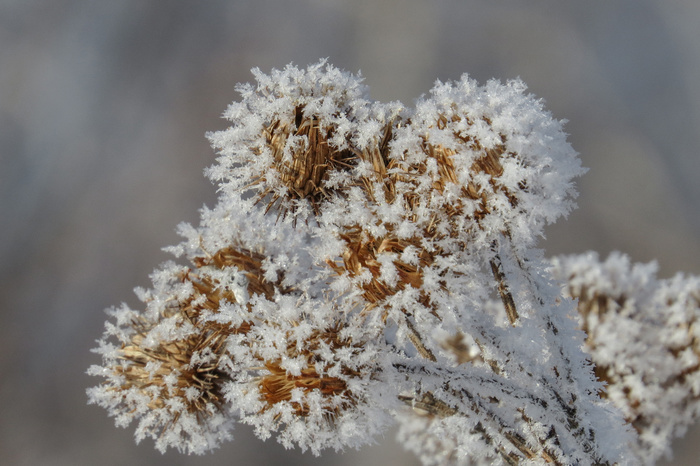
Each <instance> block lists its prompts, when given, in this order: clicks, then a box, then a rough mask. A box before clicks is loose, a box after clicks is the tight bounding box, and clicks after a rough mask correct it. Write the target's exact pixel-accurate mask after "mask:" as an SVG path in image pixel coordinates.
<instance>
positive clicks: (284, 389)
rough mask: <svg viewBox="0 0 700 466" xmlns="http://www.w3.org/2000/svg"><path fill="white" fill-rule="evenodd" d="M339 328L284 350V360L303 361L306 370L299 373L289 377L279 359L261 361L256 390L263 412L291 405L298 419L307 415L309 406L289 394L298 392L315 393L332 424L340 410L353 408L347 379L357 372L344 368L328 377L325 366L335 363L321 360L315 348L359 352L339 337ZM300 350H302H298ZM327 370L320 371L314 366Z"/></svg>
mask: <svg viewBox="0 0 700 466" xmlns="http://www.w3.org/2000/svg"><path fill="white" fill-rule="evenodd" d="M340 328H341V327H338V326H336V327H334V328H331V329H328V330H326V331H323V332H313V333H312V335H311V336H310V337H309V338H308V339H307V340H306V342H305V344H302V345H297V344H294V345H292V344H290V345H289V346H288V348H287V352H286V353H287V354H285V355H284V356H283V357H284V358H285V359H294V358H297V357H299V356H302V358H303V359H304V360H305V363H306V367H304V368H303V369H300V371H299V373H298V374H292V373H290V372H289V371H288V370H287V369H285V368H283V367H282V366H283V364H282V360H281V359H276V360H274V361H264V362H263V364H264V367H265V371H263V375H262V376H261V377H260V378H259V383H258V389H259V391H260V397H261V399H262V400H263V401H264V402H265V407H264V408H263V411H266V410H268V409H270V408H272V407H273V406H274V405H276V404H277V403H282V402H286V403H291V405H292V407H293V408H294V412H295V414H296V415H297V416H307V415H308V414H309V406H308V404H306V403H305V402H304V401H298V400H293V399H292V398H293V394H292V391H293V390H294V389H300V390H301V391H302V392H303V393H304V394H308V393H309V392H311V391H315V392H316V393H317V394H320V395H321V397H322V398H323V399H325V400H327V401H326V402H324V403H323V407H322V409H324V410H325V413H326V415H327V419H328V420H330V421H332V420H333V418H334V417H336V416H337V415H338V414H339V413H340V411H341V410H346V409H352V407H353V406H354V405H355V404H356V402H357V400H356V398H355V397H354V396H353V395H352V393H351V392H350V391H349V389H348V385H347V382H346V379H347V378H348V377H353V376H355V375H357V374H358V372H357V369H350V368H348V367H343V368H342V369H341V370H340V375H339V376H329V375H328V374H327V370H328V369H327V367H326V366H327V365H328V364H329V363H330V364H334V363H335V361H324V360H323V358H322V357H320V355H319V353H318V349H319V347H320V346H321V345H323V346H324V347H325V348H326V349H327V350H329V351H330V352H331V353H335V352H337V351H338V350H339V349H341V348H344V349H346V350H349V351H351V352H357V351H361V350H362V346H361V345H358V344H356V345H353V344H352V342H351V341H350V340H348V339H347V338H341V337H340V335H339V330H340ZM299 348H301V349H299ZM319 363H321V367H326V370H325V371H324V370H319V369H318V368H317V365H318V364H319Z"/></svg>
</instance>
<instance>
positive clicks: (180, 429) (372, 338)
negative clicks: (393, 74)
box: [88, 61, 697, 465]
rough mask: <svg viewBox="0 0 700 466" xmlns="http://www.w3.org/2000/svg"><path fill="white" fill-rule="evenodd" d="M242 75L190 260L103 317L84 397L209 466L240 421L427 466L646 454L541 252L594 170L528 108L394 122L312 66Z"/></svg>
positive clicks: (514, 100) (444, 112)
mask: <svg viewBox="0 0 700 466" xmlns="http://www.w3.org/2000/svg"><path fill="white" fill-rule="evenodd" d="M253 73H254V75H255V78H256V83H255V84H246V85H241V86H239V87H238V91H239V92H240V94H241V101H240V102H234V103H233V104H231V106H230V107H229V108H228V110H227V111H226V113H225V117H226V118H227V119H229V120H230V121H231V123H232V124H231V127H229V128H228V129H226V130H224V131H219V132H215V133H210V134H209V135H208V137H209V139H210V141H211V143H212V145H213V147H214V148H215V149H216V150H217V151H218V153H219V157H218V158H217V161H216V163H215V164H214V165H213V166H212V167H211V168H210V169H208V171H207V174H208V176H209V177H210V178H211V179H212V180H213V181H215V182H217V183H218V185H219V199H218V202H217V204H216V206H214V207H213V208H212V209H204V210H203V211H202V212H201V224H200V226H199V227H196V228H195V227H192V226H190V225H186V224H183V225H181V226H180V233H181V235H182V236H183V237H184V241H183V242H182V243H181V244H180V245H178V246H175V247H172V248H170V250H171V251H172V252H173V253H174V254H175V255H176V256H178V257H183V256H184V257H185V258H186V259H187V260H188V261H189V263H190V265H189V266H183V265H176V264H175V263H173V262H169V263H166V264H164V265H163V266H161V268H160V269H159V270H158V271H157V272H156V273H154V275H153V276H152V280H153V288H152V289H151V290H148V291H145V290H139V297H140V298H141V300H142V301H143V302H144V303H145V309H144V310H143V311H140V312H139V311H133V310H131V309H129V308H128V307H126V306H122V307H121V308H116V309H112V310H110V314H111V315H112V318H113V320H114V322H108V323H107V326H106V332H105V335H104V337H103V339H102V340H100V344H99V347H98V348H97V349H96V350H95V351H96V352H98V353H100V354H101V355H102V359H103V362H102V365H101V366H93V367H92V368H90V370H89V372H90V373H91V374H93V375H97V376H101V377H103V378H104V381H103V382H102V384H100V385H98V386H96V387H93V388H91V389H89V391H88V393H89V398H90V402H92V403H97V404H99V405H101V406H103V407H105V408H107V410H108V411H109V413H110V414H111V415H113V416H115V417H116V420H117V424H118V425H127V424H128V423H129V422H131V421H137V422H138V427H137V434H136V437H137V441H138V440H141V439H142V438H145V437H151V438H153V439H154V440H155V442H156V447H157V448H159V449H160V450H161V451H164V450H165V449H167V448H169V447H173V448H176V449H178V450H181V451H185V452H188V453H203V452H205V451H208V450H210V449H212V448H215V447H216V446H217V445H219V444H220V443H221V442H222V441H224V440H227V439H229V438H231V431H232V429H233V425H234V423H235V421H239V422H243V423H246V424H250V425H252V426H254V427H255V432H256V434H257V435H258V436H259V437H260V438H262V439H266V438H268V437H270V436H271V435H273V434H274V433H276V434H277V438H278V440H279V441H280V442H281V443H282V444H283V445H285V446H287V447H291V446H294V445H297V446H299V447H300V448H301V449H302V450H306V449H310V450H311V451H312V452H313V453H314V454H319V453H320V452H321V450H323V449H325V448H334V449H336V450H340V449H344V448H346V447H353V448H358V447H360V446H362V445H364V444H367V443H370V442H372V441H373V439H374V438H375V437H376V435H378V434H379V433H380V432H382V431H383V430H384V429H385V428H386V427H387V426H389V425H391V424H394V423H398V424H399V437H400V438H401V439H402V440H403V441H404V443H405V444H406V446H407V448H410V449H412V450H414V451H415V452H416V453H417V454H418V456H419V457H420V458H421V460H422V461H423V462H424V463H425V464H469V463H493V464H540V463H552V464H562V465H563V464H594V463H595V464H616V463H621V464H623V463H633V462H635V461H637V460H638V458H639V456H638V454H639V451H640V450H639V448H640V445H641V444H643V442H644V441H645V440H644V437H643V436H644V431H650V429H651V430H653V429H655V428H657V427H650V428H647V427H646V426H647V425H648V426H656V425H657V424H658V422H662V423H663V422H666V421H659V420H658V418H657V417H654V416H653V415H650V414H649V413H647V412H646V411H643V410H642V411H639V412H637V411H634V409H636V408H638V405H636V404H635V403H634V402H630V403H627V404H625V403H621V402H620V400H619V399H618V398H619V396H618V395H614V394H615V393H617V392H616V391H615V390H614V389H613V387H617V386H619V387H626V386H625V385H624V384H625V383H626V382H624V381H622V379H620V378H619V377H618V374H621V370H622V369H620V368H619V367H618V366H616V365H615V364H614V361H606V360H605V359H601V358H600V357H599V356H598V354H597V353H596V350H595V348H598V347H600V346H595V345H600V344H601V342H604V341H606V340H605V338H606V337H602V336H598V335H597V334H596V333H595V332H594V331H593V329H594V327H593V325H592V324H590V323H587V324H585V325H584V327H583V329H584V330H587V331H589V332H592V333H590V336H589V339H588V340H587V342H586V347H587V348H589V349H590V350H591V351H592V355H593V361H594V362H595V364H596V367H595V371H596V372H595V373H594V367H593V365H592V364H591V361H590V356H589V355H588V354H587V353H586V352H585V351H584V338H585V334H584V332H583V331H581V329H580V328H579V327H578V320H577V317H576V313H577V308H576V302H575V301H574V300H573V299H571V297H578V296H579V295H578V294H576V293H577V292H575V291H571V290H574V289H575V288H571V290H570V291H569V294H570V295H571V297H569V295H565V294H563V293H562V290H561V287H560V285H559V284H558V283H557V282H556V281H555V277H554V275H553V274H552V270H551V265H550V263H549V262H547V261H546V260H544V259H543V258H542V253H541V251H540V250H538V249H536V243H537V240H538V238H539V237H540V236H542V229H543V227H544V226H545V225H546V224H548V223H551V222H553V221H555V220H556V219H557V218H559V217H560V216H562V215H566V214H567V213H568V212H569V211H570V210H571V209H572V208H573V206H574V204H573V198H574V197H575V194H576V193H575V190H574V186H573V179H574V178H576V177H577V176H580V175H581V174H582V173H583V172H584V171H585V170H583V169H582V168H581V166H580V162H579V160H578V158H577V156H576V153H575V152H574V151H573V149H571V147H570V146H569V144H568V143H567V142H566V137H565V135H564V133H563V131H562V128H561V123H560V122H559V121H557V120H554V119H553V118H552V117H551V115H550V114H549V113H548V112H546V111H545V110H544V109H543V106H542V103H541V102H540V101H539V100H536V99H535V98H533V97H532V96H530V95H527V94H526V93H525V86H524V85H523V84H522V83H521V82H519V81H513V82H509V83H506V84H502V83H500V82H497V81H490V82H488V83H487V84H486V85H485V86H479V85H478V84H477V83H475V82H474V81H473V80H471V79H469V78H468V77H467V76H466V75H465V76H463V77H462V78H461V79H460V80H459V81H456V82H449V83H439V82H438V83H437V84H436V85H435V87H434V88H433V90H432V91H431V93H430V95H429V96H427V97H423V98H421V99H419V100H418V101H417V102H416V105H415V108H413V109H409V108H406V107H404V106H403V105H402V104H400V103H391V104H383V103H379V102H372V101H370V100H369V99H368V98H367V90H366V88H365V87H364V86H363V85H362V83H361V79H360V78H359V77H358V76H355V75H352V74H349V73H345V72H342V71H340V70H338V69H336V68H334V67H332V66H330V65H328V64H326V63H325V61H321V62H319V63H317V64H315V65H312V66H310V67H308V68H306V69H299V68H297V67H294V66H291V65H290V66H288V67H286V68H285V69H284V70H281V71H280V70H273V71H272V73H271V74H270V75H266V74H264V73H262V72H260V71H259V70H254V71H253ZM575 283H577V282H576V280H574V279H572V280H571V281H570V285H571V286H572V287H573V286H575ZM688 286H689V289H692V288H693V287H695V288H694V290H695V291H693V292H695V293H696V292H697V282H696V281H695V282H692V284H691V285H688ZM586 289H588V288H586ZM606 296H607V295H606ZM695 296H697V293H696V294H695ZM596 299H598V298H596ZM610 299H612V300H613V301H615V299H616V298H610ZM596 302H599V301H596ZM615 302H617V301H615ZM584 303H585V301H583V300H582V301H581V304H579V310H581V309H589V308H590V306H589V307H586V306H587V305H586V304H584ZM695 305H697V299H696V301H695ZM581 306H584V308H581ZM600 306H603V304H599V307H600ZM605 306H607V307H605V309H608V308H609V304H607V301H606V304H605ZM667 306H671V303H670V302H668V303H667ZM671 307H672V306H671ZM696 307H697V306H696ZM601 309H603V308H602V307H601ZM586 312H587V311H583V310H581V313H582V315H588V314H587V313H586ZM601 312H602V311H601ZM615 315H617V314H615ZM693 315H694V314H693ZM589 321H590V318H588V317H586V319H584V322H589ZM678 325H679V326H681V327H682V326H683V325H686V330H687V332H690V330H688V329H690V328H694V327H693V320H692V319H691V318H690V317H689V318H688V319H686V320H684V321H683V324H681V323H678ZM679 328H680V327H679ZM592 342H593V343H592ZM693 344H694V340H688V341H686V340H684V342H680V343H679V345H680V346H677V347H673V348H675V349H674V350H673V351H672V353H673V355H674V357H676V358H677V359H683V358H685V359H683V360H686V359H687V358H688V356H687V353H688V351H691V352H693V351H695V350H689V349H688V348H694V347H693V346H692V345H693ZM592 345H593V346H592ZM684 345H685V346H684ZM603 353H604V354H608V353H605V352H603ZM639 354H640V357H641V354H642V353H641V352H640V353H639ZM693 354H695V353H693ZM608 355H609V354H608ZM691 369H692V370H691ZM694 371H695V366H692V365H691V366H688V367H686V366H684V369H683V370H682V371H681V372H679V373H677V374H676V375H675V378H674V379H672V380H673V383H676V382H677V383H678V384H685V385H683V387H684V388H683V389H686V388H687V387H686V385H688V384H689V383H690V382H689V381H690V379H691V375H694ZM691 372H692V374H691ZM596 374H597V375H598V376H599V377H602V380H604V381H605V382H608V383H609V384H610V388H609V391H608V392H605V388H604V384H603V383H601V382H600V381H598V380H597V379H596ZM625 380H626V379H625ZM669 380H671V379H669ZM645 383H646V382H645ZM664 383H666V382H664ZM621 390H622V391H621V393H625V394H626V396H627V398H625V400H627V401H630V400H634V399H635V398H634V396H633V394H632V395H630V393H632V392H629V391H625V390H627V388H622V389H621ZM660 396H661V395H660ZM693 396H694V395H693ZM691 398H693V397H692V396H691ZM632 405H634V409H632V411H630V409H628V408H629V407H630V406H632ZM623 415H624V417H626V418H627V421H629V422H630V424H627V423H626V421H625V419H624V418H623ZM630 426H631V427H630ZM640 426H644V428H640ZM637 432H639V433H641V437H639V436H635V435H636V433H637ZM655 438H658V437H655ZM640 439H641V440H640ZM640 442H642V443H640ZM645 448H646V447H645Z"/></svg>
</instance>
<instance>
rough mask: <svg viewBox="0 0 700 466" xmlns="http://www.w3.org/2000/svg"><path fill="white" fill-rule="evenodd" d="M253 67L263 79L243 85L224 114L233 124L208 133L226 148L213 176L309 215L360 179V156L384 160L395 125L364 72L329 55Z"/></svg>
mask: <svg viewBox="0 0 700 466" xmlns="http://www.w3.org/2000/svg"><path fill="white" fill-rule="evenodd" d="M253 73H254V75H255V78H256V80H257V86H255V87H253V86H251V85H241V86H239V87H238V91H239V92H240V93H241V96H242V97H243V99H242V101H241V102H235V103H233V104H231V106H230V107H229V108H228V110H227V111H226V113H225V117H226V118H227V119H229V120H230V121H231V122H232V123H233V125H232V126H231V127H230V128H228V129H226V130H224V131H219V132H214V133H209V134H208V137H209V140H210V141H211V143H212V145H213V147H215V148H216V149H217V150H218V151H219V153H220V154H221V156H220V157H219V159H218V165H217V166H215V167H213V168H212V169H211V170H210V172H209V176H210V177H211V178H212V179H214V180H216V181H220V182H223V183H224V184H225V185H226V186H227V189H231V190H238V189H251V190H253V192H254V193H255V196H256V198H255V199H256V201H258V202H259V201H263V202H265V203H266V204H267V208H268V209H272V208H273V207H276V208H277V209H278V211H279V212H278V213H281V214H286V213H291V212H296V211H297V210H298V209H301V213H300V215H301V216H302V217H304V216H306V215H308V210H309V207H310V208H311V210H312V211H313V212H315V213H318V211H319V208H320V205H321V204H322V202H323V201H324V200H325V199H328V198H329V197H331V196H332V195H333V194H334V193H336V192H337V191H342V190H344V189H345V188H346V187H347V186H348V185H349V184H353V183H359V182H360V180H359V179H358V178H357V177H356V175H357V174H356V173H355V168H356V167H357V165H358V162H359V161H360V160H362V161H365V162H369V163H374V164H377V163H379V166H380V165H381V157H379V155H378V151H379V150H380V146H381V143H382V141H383V140H384V139H385V135H386V134H387V133H388V131H390V127H389V126H387V124H386V123H385V122H383V121H380V120H379V119H380V118H382V112H381V111H379V112H377V109H375V108H373V106H372V105H371V104H370V102H369V101H368V100H367V99H366V97H365V96H366V94H367V91H366V88H365V86H363V85H362V84H361V82H362V80H361V78H360V77H358V76H354V75H352V74H349V73H345V72H342V71H340V70H338V69H337V68H334V67H333V66H331V65H328V64H326V62H325V61H321V62H319V63H318V64H316V65H313V66H311V67H309V68H307V69H303V70H300V69H298V68H297V67H294V66H291V65H289V66H287V67H286V68H285V69H284V70H282V71H277V70H274V71H273V72H272V74H271V75H269V76H268V75H265V74H263V73H261V72H260V71H259V70H253ZM378 157H379V158H378Z"/></svg>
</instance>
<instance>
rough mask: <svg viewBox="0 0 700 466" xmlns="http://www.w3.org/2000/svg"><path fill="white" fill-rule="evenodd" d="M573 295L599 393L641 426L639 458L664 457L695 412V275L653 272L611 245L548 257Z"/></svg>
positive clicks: (699, 313) (698, 346)
mask: <svg viewBox="0 0 700 466" xmlns="http://www.w3.org/2000/svg"><path fill="white" fill-rule="evenodd" d="M552 263H553V271H554V274H555V275H556V276H557V277H558V278H559V279H561V280H562V281H564V282H566V293H567V294H568V295H569V296H571V297H574V298H577V299H578V309H579V313H580V316H581V325H582V327H583V329H584V330H585V331H586V333H587V334H588V337H587V339H586V349H587V350H588V351H589V352H590V354H591V357H592V359H593V362H594V363H595V366H596V374H597V375H598V377H599V378H600V379H601V380H603V381H605V382H606V383H607V390H606V393H605V396H606V397H607V398H609V399H610V400H611V401H612V402H613V403H614V404H615V405H616V406H618V407H619V408H620V409H621V410H622V412H623V414H624V416H625V418H626V419H627V420H628V421H629V422H630V424H631V425H632V426H633V427H634V429H635V430H636V431H637V433H638V434H639V437H638V441H637V445H636V447H635V448H634V452H635V454H636V455H637V457H638V461H639V463H643V464H653V463H654V461H656V460H657V459H658V458H660V457H661V456H662V455H664V454H665V455H666V456H667V457H670V454H671V450H670V443H671V440H673V438H674V437H678V436H681V435H683V434H684V433H685V431H686V429H687V427H688V426H689V425H690V424H692V423H693V422H694V420H695V419H697V418H698V415H699V414H700V328H698V321H699V318H700V277H692V276H690V277H686V276H683V275H682V274H678V275H676V276H675V277H673V278H671V279H666V280H661V279H658V278H656V269H657V266H656V264H655V263H650V264H631V263H630V260H629V258H628V257H627V256H624V255H622V254H620V253H613V254H611V255H610V257H608V258H607V259H606V260H605V261H600V260H599V259H598V257H597V255H596V254H594V253H588V254H585V255H580V256H562V257H556V258H554V259H553V260H552Z"/></svg>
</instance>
